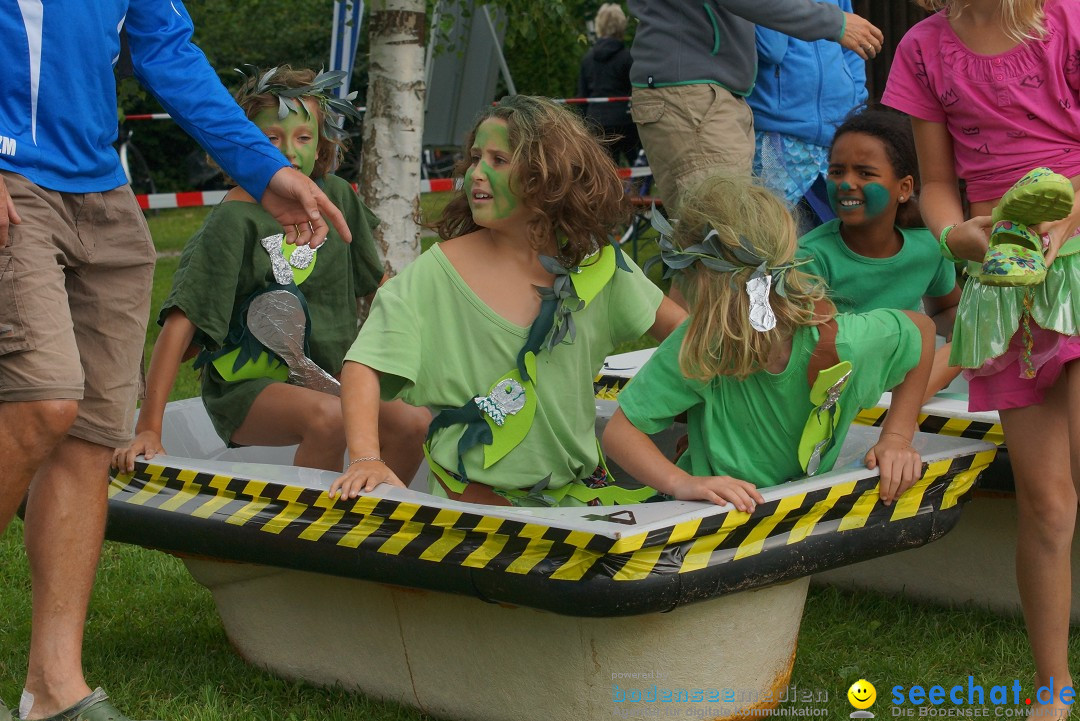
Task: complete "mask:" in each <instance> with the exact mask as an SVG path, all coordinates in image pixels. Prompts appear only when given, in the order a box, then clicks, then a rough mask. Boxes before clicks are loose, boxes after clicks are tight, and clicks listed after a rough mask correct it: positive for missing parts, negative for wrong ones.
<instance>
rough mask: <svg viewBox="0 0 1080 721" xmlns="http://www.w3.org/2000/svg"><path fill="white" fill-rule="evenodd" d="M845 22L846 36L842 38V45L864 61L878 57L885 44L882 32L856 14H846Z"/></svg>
mask: <svg viewBox="0 0 1080 721" xmlns="http://www.w3.org/2000/svg"><path fill="white" fill-rule="evenodd" d="M844 20H845V23H844V34H843V35H842V36H841V37H840V44H841V45H843V46H844V47H845V48H847V49H848V50H852V51H854V52H855V53H856V54H858V56H859V57H861V58H862V59H863V60H870V59H872V58H875V57H877V54H878V53H880V52H881V46H882V44H883V43H884V42H885V36H884V35H882V34H881V31H880V30H878V29H877V27H875V26H874V24H873V23H872V22H870V21H869V20H867V19H866V18H864V17H862V16H861V15H856V14H855V13H844Z"/></svg>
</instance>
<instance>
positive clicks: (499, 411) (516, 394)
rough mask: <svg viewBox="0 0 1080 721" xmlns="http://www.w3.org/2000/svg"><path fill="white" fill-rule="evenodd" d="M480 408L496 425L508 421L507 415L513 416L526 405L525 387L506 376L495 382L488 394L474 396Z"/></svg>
mask: <svg viewBox="0 0 1080 721" xmlns="http://www.w3.org/2000/svg"><path fill="white" fill-rule="evenodd" d="M473 401H474V402H475V403H476V405H478V406H480V410H482V411H483V412H484V413H487V414H488V416H489V417H490V418H491V420H492V421H494V422H495V425H497V426H501V425H502V424H503V423H506V417H507V416H512V415H514V414H515V413H517V412H518V411H520V410H521V409H522V408H524V407H525V389H524V388H522V387H521V384H520V383H518V382H517V381H516V380H514V379H513V378H504V379H503V380H501V381H499V382H498V383H496V384H495V387H494V388H493V389H492V390H491V393H489V394H488V395H487V396H477V397H476V398H473Z"/></svg>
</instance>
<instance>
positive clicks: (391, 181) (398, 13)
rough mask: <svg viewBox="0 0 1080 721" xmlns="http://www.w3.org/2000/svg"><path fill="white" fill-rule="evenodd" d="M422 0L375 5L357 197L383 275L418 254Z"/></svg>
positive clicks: (380, 0)
mask: <svg viewBox="0 0 1080 721" xmlns="http://www.w3.org/2000/svg"><path fill="white" fill-rule="evenodd" d="M424 11H425V8H424V0H373V2H372V3H371V15H370V18H369V20H368V33H369V38H370V53H371V55H370V60H369V63H370V64H369V68H368V95H367V112H366V114H365V116H364V132H363V140H364V154H363V162H362V166H361V169H360V192H361V194H362V196H363V198H364V202H365V203H367V205H368V207H369V208H371V209H372V210H373V211H374V212H375V214H376V215H377V216H379V219H380V220H381V221H382V222H381V223H380V224H379V227H378V228H376V230H375V240H376V242H377V243H378V244H379V248H380V251H381V254H382V257H383V259H384V261H385V263H386V266H387V270H388V271H389V272H390V273H391V274H394V273H397V272H398V271H400V270H401V269H402V268H404V267H405V266H406V265H407V264H408V263H409V262H411V261H412V260H414V259H415V258H416V257H417V256H418V255H419V254H420V226H419V225H417V223H416V218H418V217H419V210H420V151H421V144H422V139H423V135H424V92H425V88H424Z"/></svg>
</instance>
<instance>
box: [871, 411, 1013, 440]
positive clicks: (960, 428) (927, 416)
mask: <svg viewBox="0 0 1080 721" xmlns="http://www.w3.org/2000/svg"><path fill="white" fill-rule="evenodd" d="M887 411H888V409H887V408H867V409H865V410H862V411H860V412H859V415H857V416H855V421H854V422H855V423H858V424H859V425H863V426H879V427H880V426H881V424H882V423H883V422H884V420H885V413H886V412H887ZM919 430H920V431H922V432H923V433H937V434H940V435H943V436H956V437H958V438H973V439H975V440H980V441H987V442H989V443H993V444H994V445H996V446H1000V445H1001V444H1002V443H1004V442H1005V434H1004V433H1003V432H1002V430H1001V424H1000V423H987V422H986V421H972V420H965V419H963V418H950V417H949V416H942V415H936V414H933V413H921V414H919Z"/></svg>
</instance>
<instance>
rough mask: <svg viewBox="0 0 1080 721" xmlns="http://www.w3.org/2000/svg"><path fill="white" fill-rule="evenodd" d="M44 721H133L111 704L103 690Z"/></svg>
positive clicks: (98, 689) (95, 690) (97, 690)
mask: <svg viewBox="0 0 1080 721" xmlns="http://www.w3.org/2000/svg"><path fill="white" fill-rule="evenodd" d="M43 721H131V719H129V718H128V717H127V716H125V715H124V714H122V713H120V712H119V711H117V710H116V707H115V706H113V705H112V704H111V703H109V697H108V695H107V694H106V693H105V691H103V690H102V689H101V688H97V689H94V692H93V693H92V694H90V695H89V696H87V697H86V698H84V699H83V700H82V701H79V702H78V703H77V704H75V705H74V706H72V707H71V708H68V709H65V710H63V711H61V712H60V713H58V714H56V715H55V716H49V717H48V718H47V719H43Z"/></svg>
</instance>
